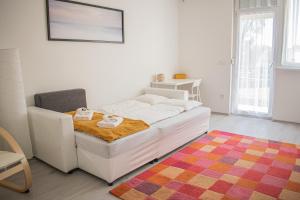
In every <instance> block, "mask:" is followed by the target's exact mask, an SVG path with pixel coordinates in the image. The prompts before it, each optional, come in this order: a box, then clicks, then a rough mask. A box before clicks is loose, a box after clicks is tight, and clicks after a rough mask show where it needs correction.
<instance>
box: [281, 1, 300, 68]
mask: <svg viewBox="0 0 300 200" xmlns="http://www.w3.org/2000/svg"><path fill="white" fill-rule="evenodd" d="M282 58H283V59H282V64H283V65H284V66H292V67H299V68H300V0H287V4H286V12H285V38H284V46H283V56H282Z"/></svg>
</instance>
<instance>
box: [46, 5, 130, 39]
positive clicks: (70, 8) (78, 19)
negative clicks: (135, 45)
mask: <svg viewBox="0 0 300 200" xmlns="http://www.w3.org/2000/svg"><path fill="white" fill-rule="evenodd" d="M123 18H124V11H123V10H118V9H113V8H107V7H102V6H97V5H92V4H86V3H81V2H74V1H65V0H47V22H48V40H57V41H79V42H110V43H124V22H123V21H124V20H123Z"/></svg>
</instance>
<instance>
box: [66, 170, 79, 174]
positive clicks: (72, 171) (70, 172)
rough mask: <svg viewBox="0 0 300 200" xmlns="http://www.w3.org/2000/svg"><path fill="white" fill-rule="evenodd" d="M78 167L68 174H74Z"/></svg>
mask: <svg viewBox="0 0 300 200" xmlns="http://www.w3.org/2000/svg"><path fill="white" fill-rule="evenodd" d="M76 170H77V169H72V170H71V171H69V172H68V173H67V174H73V173H74V172H75V171H76Z"/></svg>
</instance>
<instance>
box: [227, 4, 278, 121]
mask: <svg viewBox="0 0 300 200" xmlns="http://www.w3.org/2000/svg"><path fill="white" fill-rule="evenodd" d="M234 5H235V6H234V7H235V8H234V19H233V21H234V22H233V24H234V28H233V51H232V55H234V57H233V58H232V76H231V91H232V92H231V101H230V112H231V113H232V114H237V112H235V110H234V109H235V108H234V106H233V105H235V99H236V94H234V93H235V92H234V91H236V89H237V80H236V77H237V75H238V74H237V73H238V69H237V65H238V63H239V60H238V59H239V55H238V54H239V36H240V35H239V34H240V33H239V32H240V31H239V28H240V16H241V15H242V14H253V13H257V14H259V13H273V14H274V19H273V63H272V66H270V67H271V72H270V76H271V77H270V79H271V81H272V83H271V84H270V102H269V114H268V115H261V116H257V117H263V118H271V117H272V113H273V112H272V111H273V99H274V82H275V70H274V68H275V66H276V65H277V64H278V62H279V59H278V58H277V56H278V54H279V53H278V45H277V44H278V42H277V41H278V38H279V35H280V33H279V34H277V33H278V31H277V30H278V27H279V24H278V22H279V21H280V20H279V19H280V15H279V13H280V12H279V10H280V8H281V6H280V5H281V4H280V2H279V6H278V7H276V8H253V9H252V8H251V9H242V10H240V9H239V0H235V4H234ZM280 60H281V59H280ZM238 114H239V115H249V114H248V113H238Z"/></svg>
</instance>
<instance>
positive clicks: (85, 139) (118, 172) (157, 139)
mask: <svg viewBox="0 0 300 200" xmlns="http://www.w3.org/2000/svg"><path fill="white" fill-rule="evenodd" d="M55 97H57V99H59V100H58V101H54V102H53V99H56V98H55ZM68 98H69V99H70V98H73V99H75V100H74V101H73V102H72V103H73V104H74V105H71V106H70V105H69V106H67V107H66V108H65V107H64V104H66V102H69V101H67V100H66V99H68ZM35 99H36V104H37V105H36V106H35V107H30V108H29V121H30V129H31V138H32V140H33V146H34V155H35V157H37V158H39V159H41V160H43V161H45V162H46V163H48V164H50V165H52V166H53V167H56V168H57V169H59V170H61V171H63V172H66V173H67V172H70V171H72V170H73V169H76V168H80V169H82V170H84V171H87V172H89V173H91V174H93V175H95V176H97V177H99V178H101V179H103V180H105V181H106V182H108V183H109V184H112V183H113V182H114V181H116V180H117V179H118V178H120V177H122V176H124V175H126V174H127V173H129V172H131V171H133V170H134V169H137V168H138V167H141V166H142V165H144V164H146V163H149V162H150V161H153V160H155V159H158V158H161V157H162V156H164V155H166V154H167V153H170V152H171V151H173V150H175V149H177V148H179V147H181V146H182V145H184V144H186V143H188V142H189V141H191V140H193V139H195V138H197V137H199V136H201V135H202V134H204V133H205V132H207V131H208V128H209V119H210V112H211V111H210V109H209V108H207V107H203V106H201V104H200V103H199V102H193V101H187V100H188V93H187V91H182V90H168V89H156V88H148V89H145V90H144V95H142V96H139V97H137V98H133V99H130V100H127V101H123V102H119V103H115V104H111V105H106V106H102V107H101V108H100V109H98V110H99V111H100V112H102V113H105V114H115V115H118V116H121V117H127V118H131V119H139V120H143V121H145V122H146V123H148V124H149V125H150V127H149V128H148V129H146V130H143V131H140V132H138V133H135V134H133V135H129V136H127V137H124V138H121V139H118V140H116V141H114V142H111V143H108V142H106V141H104V140H101V139H99V138H96V137H93V136H90V135H88V134H86V133H81V132H77V131H74V127H73V121H72V117H71V116H68V115H66V114H64V113H63V112H68V111H70V109H71V110H72V109H73V110H74V108H78V107H86V106H87V105H86V97H85V91H84V90H82V89H77V90H71V91H70V90H69V91H59V92H54V93H44V94H38V95H36V96H35ZM52 104H54V105H52Z"/></svg>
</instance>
